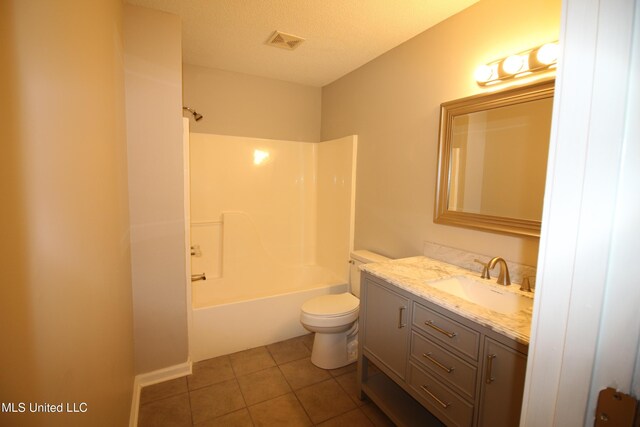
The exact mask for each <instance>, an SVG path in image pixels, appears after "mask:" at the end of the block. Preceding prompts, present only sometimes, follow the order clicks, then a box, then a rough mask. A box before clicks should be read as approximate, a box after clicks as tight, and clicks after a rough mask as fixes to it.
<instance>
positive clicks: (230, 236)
mask: <svg viewBox="0 0 640 427" xmlns="http://www.w3.org/2000/svg"><path fill="white" fill-rule="evenodd" d="M356 143H357V142H356V137H355V136H350V137H346V138H341V139H338V140H334V141H328V142H322V143H304V142H294V141H274V140H265V139H257V138H245V137H231V136H223V135H209V134H194V133H192V134H190V148H191V149H190V170H191V214H190V216H191V244H192V245H193V244H195V245H199V246H200V250H201V252H202V256H198V257H192V263H191V264H192V265H191V266H192V273H193V274H199V273H206V275H207V280H206V281H200V282H194V283H193V286H192V310H193V311H192V326H191V334H190V335H191V336H190V347H191V349H190V350H191V358H192V360H193V361H199V360H204V359H207V358H211V357H216V356H219V355H222V354H229V353H232V352H235V351H240V350H244V349H247V348H251V347H256V346H260V345H265V344H269V343H272V342H276V341H280V340H284V339H287V338H291V337H294V336H298V335H301V334H303V333H305V332H306V330H305V329H304V328H303V327H302V325H301V324H300V321H299V314H300V306H301V305H302V303H303V302H304V301H306V300H307V299H309V298H311V297H313V296H317V295H323V294H328V293H339V292H344V291H346V290H347V289H348V286H347V283H348V271H349V269H348V266H349V264H348V263H347V261H348V259H349V252H350V251H351V250H352V242H353V214H354V212H353V209H354V192H355V164H356ZM256 150H260V151H263V152H268V153H269V154H268V157H267V159H266V161H265V162H263V163H261V164H254V163H253V153H254V152H255V151H256Z"/></svg>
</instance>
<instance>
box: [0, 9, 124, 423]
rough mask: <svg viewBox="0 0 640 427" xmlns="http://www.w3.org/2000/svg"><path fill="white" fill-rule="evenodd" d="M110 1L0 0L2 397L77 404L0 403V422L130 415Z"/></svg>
mask: <svg viewBox="0 0 640 427" xmlns="http://www.w3.org/2000/svg"><path fill="white" fill-rule="evenodd" d="M121 7H122V6H121V2H120V0H100V1H92V2H86V1H82V0H76V1H74V0H59V1H55V2H49V1H44V2H43V1H28V0H19V1H2V2H0V93H2V102H1V103H0V129H1V130H0V132H1V135H2V137H1V143H0V162H1V163H2V165H1V166H0V182H1V183H2V184H1V186H0V189H1V190H0V191H1V194H0V200H2V209H1V212H2V213H1V221H0V224H1V225H0V227H1V230H0V235H2V238H1V239H0V260H1V261H0V262H1V264H0V271H1V272H2V273H1V274H2V279H1V283H2V288H3V295H2V298H0V334H1V335H2V339H3V344H2V351H1V352H0V366H1V367H2V368H1V369H0V372H1V373H0V401H1V402H3V403H10V402H13V403H16V404H18V402H24V403H25V404H27V405H28V404H29V403H53V404H59V403H63V404H66V403H70V404H73V403H77V404H78V405H79V404H80V403H81V402H86V403H87V405H88V406H87V409H88V412H86V413H84V414H71V413H65V414H50V413H49V414H46V413H40V414H30V413H29V411H28V409H27V412H26V413H22V414H21V413H18V414H13V415H11V414H6V413H2V414H0V424H1V425H20V426H31V425H47V426H87V425H92V426H122V425H127V423H128V418H129V411H130V406H131V396H132V385H133V338H132V303H131V279H130V258H129V255H130V245H129V235H128V227H129V224H128V212H127V163H126V142H125V128H124V120H125V117H124V83H123V73H122V37H121V36H122V35H121V17H122V10H121ZM16 408H17V407H16ZM27 408H28V407H27Z"/></svg>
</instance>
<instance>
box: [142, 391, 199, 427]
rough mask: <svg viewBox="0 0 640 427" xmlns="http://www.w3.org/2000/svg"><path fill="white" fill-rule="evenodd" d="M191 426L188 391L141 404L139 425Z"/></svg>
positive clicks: (151, 426) (149, 426)
mask: <svg viewBox="0 0 640 427" xmlns="http://www.w3.org/2000/svg"><path fill="white" fill-rule="evenodd" d="M157 426H162V427H190V426H191V410H190V409H189V395H188V394H187V393H183V394H178V395H176V396H171V397H167V398H165V399H160V400H154V401H153V402H149V403H146V404H144V405H141V406H140V411H139V413H138V427H157Z"/></svg>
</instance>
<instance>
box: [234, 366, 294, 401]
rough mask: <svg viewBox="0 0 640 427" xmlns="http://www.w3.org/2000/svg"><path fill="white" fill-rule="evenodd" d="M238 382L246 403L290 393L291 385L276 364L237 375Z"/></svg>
mask: <svg viewBox="0 0 640 427" xmlns="http://www.w3.org/2000/svg"><path fill="white" fill-rule="evenodd" d="M238 383H239V384H240V390H241V391H242V395H243V396H244V400H245V402H246V403H247V405H253V404H255V403H259V402H262V401H265V400H269V399H272V398H274V397H278V396H282V395H283V394H287V393H291V387H289V384H288V383H287V380H285V378H284V376H283V375H282V372H280V369H278V367H277V366H274V367H272V368H267V369H263V370H262V371H258V372H253V373H251V374H248V375H243V376H241V377H238Z"/></svg>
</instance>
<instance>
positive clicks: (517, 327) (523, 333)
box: [360, 256, 533, 345]
mask: <svg viewBox="0 0 640 427" xmlns="http://www.w3.org/2000/svg"><path fill="white" fill-rule="evenodd" d="M360 269H361V270H362V271H366V272H367V273H370V274H372V275H374V276H376V277H379V278H381V279H384V280H386V281H387V282H389V283H392V284H394V285H396V286H398V287H399V288H401V289H404V290H406V291H408V292H410V293H412V294H414V295H416V296H418V297H421V298H423V299H425V300H427V301H430V302H433V303H434V304H437V305H439V306H441V307H444V308H446V309H448V310H450V311H452V312H454V313H456V314H459V315H460V316H463V317H465V318H467V319H469V320H472V321H474V322H476V323H479V324H480V325H483V326H486V327H488V328H490V329H492V330H494V331H496V332H498V333H500V334H502V335H505V336H507V337H509V338H512V339H515V340H516V341H518V342H520V343H523V344H527V345H528V344H529V337H530V329H531V315H532V310H531V308H527V309H524V310H520V311H517V312H515V313H509V314H503V313H499V312H496V311H493V310H491V309H489V308H487V307H484V306H481V305H478V304H475V303H472V302H469V301H467V300H465V299H462V298H460V297H457V296H455V295H452V294H450V293H448V292H445V291H441V290H439V289H436V288H434V287H432V286H429V284H428V282H431V281H434V280H438V279H444V278H447V277H452V276H467V277H469V278H473V279H475V280H477V281H480V282H483V283H482V285H485V284H486V286H490V287H495V288H496V290H499V291H500V292H505V291H506V292H512V293H515V294H519V295H521V296H523V297H525V298H533V293H531V292H523V291H520V285H517V284H516V285H511V286H503V285H498V284H497V283H496V282H495V279H491V280H487V279H481V278H480V273H478V272H473V271H470V270H465V269H463V268H460V267H457V266H455V265H451V264H447V263H444V262H441V261H437V260H434V259H431V258H427V257H424V256H418V257H412V258H403V259H397V260H392V261H387V262H380V263H371V264H362V265H361V266H360Z"/></svg>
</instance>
